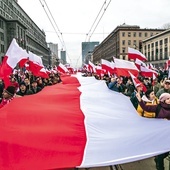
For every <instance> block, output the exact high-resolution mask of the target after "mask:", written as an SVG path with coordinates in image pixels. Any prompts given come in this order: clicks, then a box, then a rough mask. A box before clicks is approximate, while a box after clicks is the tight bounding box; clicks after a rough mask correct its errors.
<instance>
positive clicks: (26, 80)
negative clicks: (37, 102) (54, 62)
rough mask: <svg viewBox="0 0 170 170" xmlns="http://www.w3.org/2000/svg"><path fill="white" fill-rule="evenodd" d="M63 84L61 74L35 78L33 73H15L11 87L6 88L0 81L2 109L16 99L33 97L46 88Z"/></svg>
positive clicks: (12, 76) (52, 73)
mask: <svg viewBox="0 0 170 170" xmlns="http://www.w3.org/2000/svg"><path fill="white" fill-rule="evenodd" d="M60 82H61V78H60V75H59V73H54V72H51V73H50V74H49V78H41V77H36V76H34V75H33V74H32V73H31V72H29V71H28V72H23V71H15V73H13V74H11V75H10V85H8V87H5V84H4V81H3V79H0V108H2V107H3V106H4V105H6V104H8V103H9V102H10V101H11V100H13V99H14V98H15V97H22V96H25V95H33V94H36V93H38V92H40V91H41V90H42V89H43V88H44V87H45V86H50V85H54V84H57V83H60Z"/></svg>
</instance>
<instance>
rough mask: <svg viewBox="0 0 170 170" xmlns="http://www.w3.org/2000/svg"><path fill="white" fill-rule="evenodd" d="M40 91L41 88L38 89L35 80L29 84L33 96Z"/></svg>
mask: <svg viewBox="0 0 170 170" xmlns="http://www.w3.org/2000/svg"><path fill="white" fill-rule="evenodd" d="M41 90H42V88H41V87H38V83H37V81H36V80H33V81H32V83H31V91H32V92H33V94H36V93H38V92H40V91H41Z"/></svg>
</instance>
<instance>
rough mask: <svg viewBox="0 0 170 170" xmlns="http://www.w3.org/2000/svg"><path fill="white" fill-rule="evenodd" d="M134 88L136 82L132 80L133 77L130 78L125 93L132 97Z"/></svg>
mask: <svg viewBox="0 0 170 170" xmlns="http://www.w3.org/2000/svg"><path fill="white" fill-rule="evenodd" d="M134 90H135V86H134V84H133V82H132V79H131V78H128V80H127V83H126V90H125V92H124V94H125V95H126V96H129V97H130V96H131V94H132V93H133V92H134Z"/></svg>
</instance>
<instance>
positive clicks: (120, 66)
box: [114, 58, 139, 76]
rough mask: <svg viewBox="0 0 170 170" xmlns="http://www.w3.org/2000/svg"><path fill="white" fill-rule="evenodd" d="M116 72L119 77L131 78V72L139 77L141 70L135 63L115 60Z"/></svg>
mask: <svg viewBox="0 0 170 170" xmlns="http://www.w3.org/2000/svg"><path fill="white" fill-rule="evenodd" d="M114 63H115V70H116V74H117V75H118V76H130V75H129V72H131V73H132V74H133V75H135V76H138V73H139V70H138V68H137V67H136V66H135V64H134V62H131V61H127V60H122V59H117V58H114Z"/></svg>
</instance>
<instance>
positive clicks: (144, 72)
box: [140, 66, 158, 77]
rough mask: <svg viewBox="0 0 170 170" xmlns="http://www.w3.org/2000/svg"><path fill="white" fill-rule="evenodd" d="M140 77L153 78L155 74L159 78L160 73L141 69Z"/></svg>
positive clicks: (146, 68) (144, 68) (145, 68)
mask: <svg viewBox="0 0 170 170" xmlns="http://www.w3.org/2000/svg"><path fill="white" fill-rule="evenodd" d="M140 68H141V69H140V75H141V76H143V77H153V74H154V75H155V76H156V77H157V76H158V72H156V71H154V70H152V69H149V68H148V67H143V66H141V67H140Z"/></svg>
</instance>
